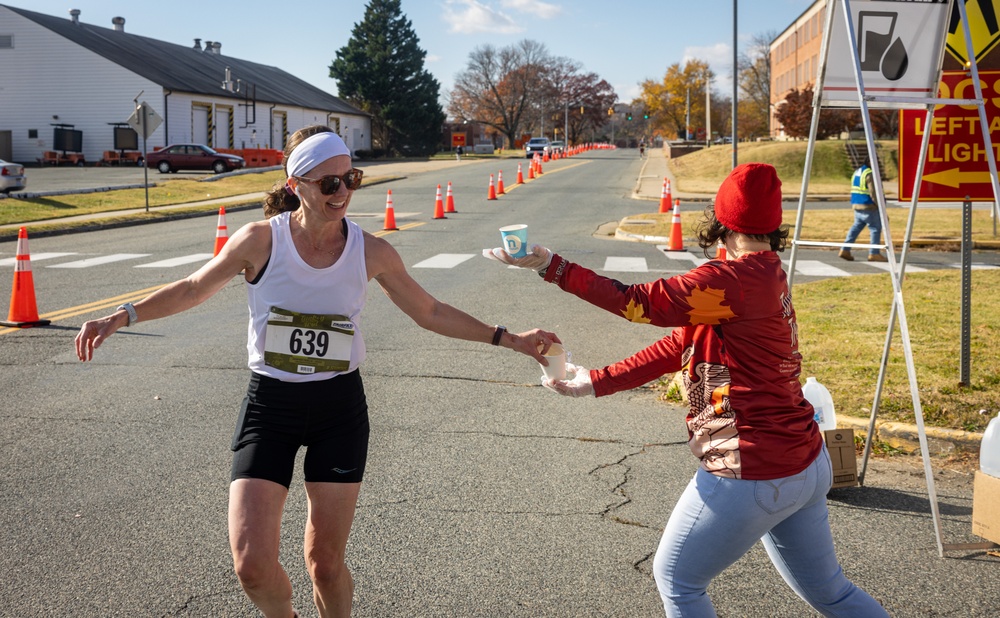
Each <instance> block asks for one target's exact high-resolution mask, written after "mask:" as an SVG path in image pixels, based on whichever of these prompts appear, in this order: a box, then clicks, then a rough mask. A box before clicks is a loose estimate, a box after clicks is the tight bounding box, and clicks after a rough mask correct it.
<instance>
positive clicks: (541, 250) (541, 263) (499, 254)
mask: <svg viewBox="0 0 1000 618" xmlns="http://www.w3.org/2000/svg"><path fill="white" fill-rule="evenodd" d="M483 257H484V258H488V259H491V260H493V261H495V262H500V263H502V264H507V265H509V266H517V267H518V268H530V269H531V270H533V271H535V272H538V271H540V270H542V269H544V268H548V266H549V263H550V262H551V261H552V252H551V251H549V250H548V249H546V248H545V247H543V246H541V245H532V247H531V253H529V254H528V255H526V256H524V257H519V258H516V257H513V256H512V255H511V254H509V253H507V251H505V250H504V249H503V248H502V247H495V248H493V249H483Z"/></svg>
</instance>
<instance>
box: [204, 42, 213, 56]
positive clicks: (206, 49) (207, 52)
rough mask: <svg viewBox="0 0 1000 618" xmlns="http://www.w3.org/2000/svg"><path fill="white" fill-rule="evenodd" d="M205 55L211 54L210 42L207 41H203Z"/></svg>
mask: <svg viewBox="0 0 1000 618" xmlns="http://www.w3.org/2000/svg"><path fill="white" fill-rule="evenodd" d="M205 53H206V54H210V53H212V42H211V41H209V40H208V39H206V40H205Z"/></svg>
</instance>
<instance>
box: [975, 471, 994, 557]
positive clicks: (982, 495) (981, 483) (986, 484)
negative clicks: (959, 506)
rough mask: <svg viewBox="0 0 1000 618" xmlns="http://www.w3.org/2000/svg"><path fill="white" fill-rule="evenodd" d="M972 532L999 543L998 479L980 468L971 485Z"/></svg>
mask: <svg viewBox="0 0 1000 618" xmlns="http://www.w3.org/2000/svg"><path fill="white" fill-rule="evenodd" d="M972 534H975V535H976V536H981V537H983V538H984V539H986V540H987V541H993V542H994V543H1000V479H998V478H997V477H995V476H990V475H989V474H986V473H985V472H983V471H982V470H976V480H975V483H974V485H973V487H972Z"/></svg>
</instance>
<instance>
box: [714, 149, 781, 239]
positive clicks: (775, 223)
mask: <svg viewBox="0 0 1000 618" xmlns="http://www.w3.org/2000/svg"><path fill="white" fill-rule="evenodd" d="M715 218H716V219H718V220H719V223H721V224H722V225H724V226H726V227H727V228H729V229H731V230H732V231H734V232H741V233H743V234H770V233H771V232H773V231H775V230H776V229H778V228H779V227H781V181H780V180H779V179H778V174H777V172H775V171H774V166H771V165H768V164H767V163H744V164H742V165H737V166H736V167H734V168H733V171H732V172H730V173H729V176H727V177H726V179H725V180H723V181H722V184H721V185H720V186H719V192H718V193H717V194H716V196H715Z"/></svg>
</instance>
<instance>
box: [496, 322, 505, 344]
mask: <svg viewBox="0 0 1000 618" xmlns="http://www.w3.org/2000/svg"><path fill="white" fill-rule="evenodd" d="M505 332H507V327H506V326H500V325H499V324H497V329H496V330H495V331H493V345H500V338H501V337H503V334H504V333H505Z"/></svg>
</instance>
